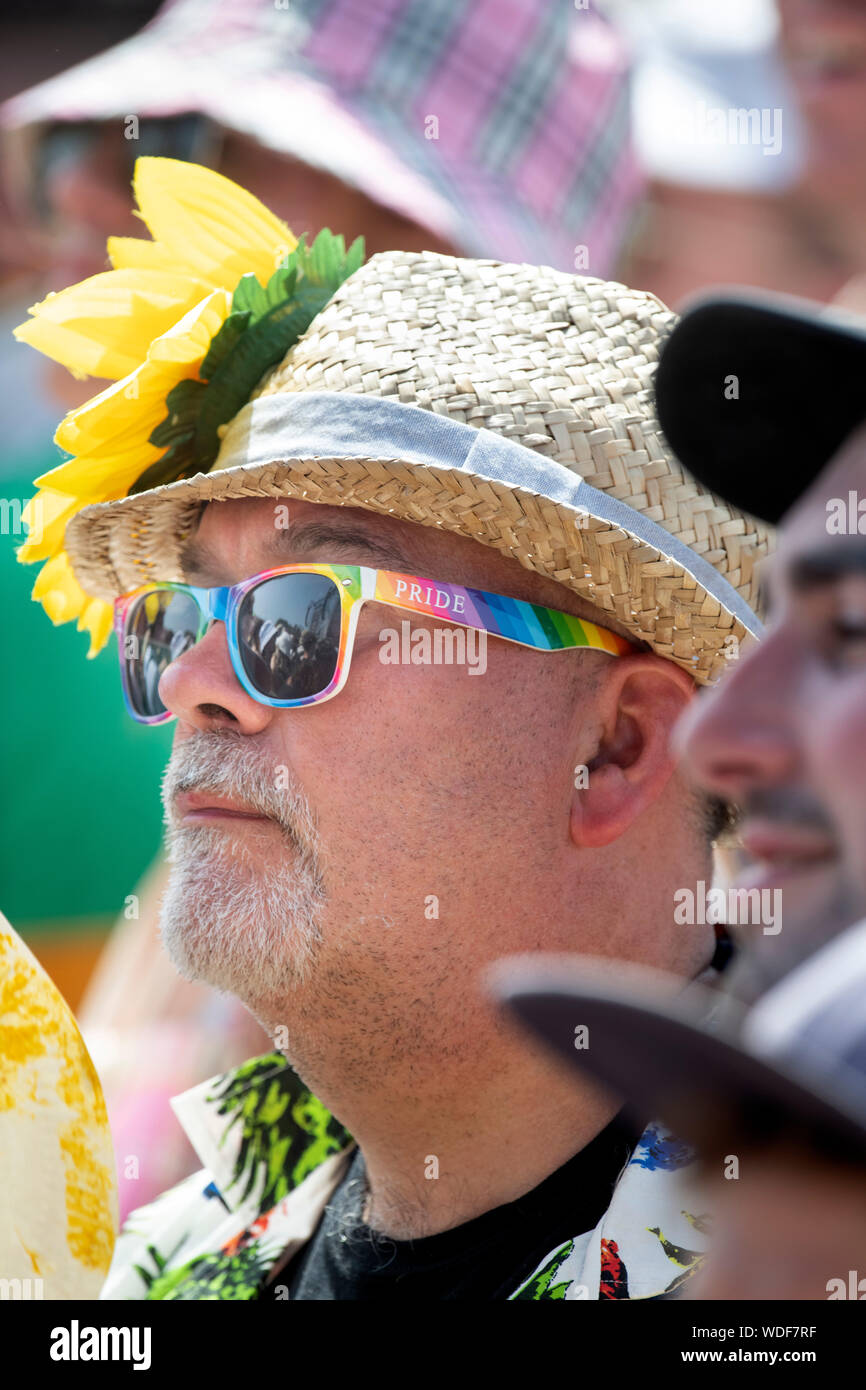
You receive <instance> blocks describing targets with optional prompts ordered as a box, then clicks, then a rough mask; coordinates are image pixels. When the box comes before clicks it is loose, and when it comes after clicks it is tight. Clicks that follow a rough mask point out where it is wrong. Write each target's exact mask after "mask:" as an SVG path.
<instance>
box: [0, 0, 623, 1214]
mask: <svg viewBox="0 0 866 1390" xmlns="http://www.w3.org/2000/svg"><path fill="white" fill-rule="evenodd" d="M0 124H2V127H3V128H4V130H5V139H4V173H5V179H6V188H7V197H8V199H9V201H10V206H11V208H12V209H13V210H14V215H15V217H16V219H17V223H18V227H19V237H22V238H24V239H25V240H26V241H27V242H28V244H29V245H30V246H31V247H37V248H38V250H39V254H40V256H41V257H42V258H43V262H44V264H43V273H44V278H43V283H42V284H41V285H39V286H35V285H34V286H33V287H32V288H31V290H30V294H31V301H30V302H32V301H33V300H34V299H38V298H40V297H41V296H42V295H43V294H44V293H46V292H47V291H48V290H51V289H60V288H61V287H62V286H64V285H66V284H68V283H69V282H70V281H75V280H80V279H82V278H83V277H85V276H88V275H97V274H99V273H100V272H101V271H103V270H104V269H105V268H106V264H107V262H106V248H105V242H106V237H107V235H108V234H109V233H113V234H121V235H130V236H135V235H138V234H140V229H141V228H140V223H139V222H138V220H137V219H136V217H135V216H134V214H133V211H132V202H131V198H130V189H129V185H130V180H131V175H132V167H133V163H134V161H135V159H136V158H137V157H138V156H140V155H147V154H159V155H168V156H171V157H175V158H185V159H191V160H196V161H199V162H202V163H205V164H209V165H210V166H211V167H215V168H217V169H219V170H220V172H222V173H224V174H226V175H227V176H228V177H230V178H233V179H236V180H238V181H239V182H241V183H242V184H243V185H244V186H245V187H247V188H249V189H250V190H251V191H252V192H254V193H256V194H257V195H259V196H261V197H262V198H263V200H264V201H265V202H266V203H267V204H268V205H269V206H270V207H272V208H273V209H274V210H275V212H277V213H278V214H279V215H280V216H282V217H283V218H284V219H285V220H286V221H287V222H288V224H289V226H290V227H291V229H292V231H293V232H294V233H295V234H296V235H300V233H301V232H304V231H306V232H307V233H308V240H312V238H313V236H315V234H316V232H317V231H318V230H319V228H320V227H322V226H330V227H331V228H333V230H335V231H338V232H341V233H343V234H344V235H345V236H346V239H347V242H349V241H351V240H353V239H354V237H355V236H356V235H359V234H362V235H363V236H364V237H365V241H366V249H367V252H368V254H372V253H375V252H377V251H381V250H385V249H400V250H415V249H422V248H426V249H430V250H438V251H443V252H446V253H448V254H468V255H477V256H487V257H492V258H502V259H507V260H508V259H513V260H517V261H520V260H526V261H530V262H533V263H535V262H542V263H546V264H549V265H553V266H558V267H559V268H561V269H565V270H571V271H574V270H575V269H583V270H584V271H586V272H587V273H590V274H595V275H601V276H603V275H605V274H607V273H608V272H609V271H610V269H611V266H612V264H613V262H614V259H615V257H616V254H617V251H618V248H619V245H620V244H621V242H622V239H623V236H624V234H625V231H626V228H627V225H628V220H629V218H630V215H631V213H632V210H633V208H634V204H635V200H636V198H637V196H638V194H639V192H640V188H641V180H640V177H639V174H638V172H637V169H636V165H635V162H634V159H633V156H632V153H631V149H630V138H629V130H630V122H629V109H628V90H627V82H626V70H625V65H624V61H623V55H622V49H621V45H620V44H619V42H618V40H617V37H616V34H615V33H614V32H613V30H612V29H611V27H610V25H609V24H608V23H607V22H606V21H605V20H604V19H602V18H600V17H599V16H598V15H597V14H595V13H593V12H592V11H584V12H577V11H575V8H574V6H573V5H572V4H571V3H570V0H556V3H550V0H504V3H503V0H496V3H493V4H491V5H489V6H484V7H479V6H477V5H473V4H470V3H469V0H434V3H430V4H426V5H424V6H423V8H420V7H418V6H416V5H413V4H410V3H408V0H339V2H338V3H336V4H327V5H326V4H322V3H321V0H298V2H297V3H292V5H291V6H290V7H286V8H281V7H278V6H275V5H274V4H272V3H269V2H268V0H219V3H217V4H214V3H210V0H207V2H204V0H175V3H173V4H167V5H165V6H164V7H163V9H162V10H161V11H160V13H159V14H158V15H157V17H156V18H155V20H154V21H153V22H152V23H150V24H149V25H148V26H147V27H146V28H145V29H144V30H142V31H141V32H140V33H139V34H137V35H135V36H134V37H133V38H132V39H130V40H127V41H126V42H124V43H122V44H120V45H119V46H118V47H116V48H113V49H110V50H109V51H108V52H106V53H104V54H100V55H98V56H97V57H95V58H93V59H90V60H88V61H87V62H85V63H82V64H80V65H79V66H77V67H75V68H72V69H71V70H70V71H68V72H65V73H62V74H61V75H60V76H58V77H56V78H52V79H50V80H48V81H47V82H44V83H41V84H40V85H39V86H36V87H33V88H31V89H29V90H27V91H25V92H23V93H21V94H20V95H19V96H16V97H14V98H12V99H11V100H10V101H8V102H6V103H5V105H4V106H3V107H2V108H0ZM19 317H20V316H19ZM46 371H47V373H49V380H50V387H51V390H52V392H53V393H54V394H55V397H56V399H57V400H58V401H59V402H62V404H63V406H64V408H69V407H71V406H74V405H77V404H80V403H82V402H83V401H84V400H86V399H88V398H89V397H91V396H92V395H93V394H94V392H95V390H96V389H98V386H99V383H98V382H94V380H93V378H90V379H87V380H84V381H79V382H76V381H75V380H72V379H71V378H70V377H69V375H68V373H66V372H65V371H64V370H63V369H62V368H59V367H56V366H54V365H53V364H49V365H48V366H47V367H46ZM53 462H56V457H55V459H53V460H52V459H48V458H46V459H45V462H44V466H43V468H38V467H33V466H32V463H30V462H29V461H28V466H27V471H26V477H27V480H28V483H29V481H30V480H31V479H32V478H33V477H34V476H35V475H36V474H37V473H38V472H41V471H45V470H47V469H48V468H49V467H50V466H51V464H52V463H53ZM20 490H21V492H22V496H23V497H24V498H26V496H27V495H28V491H29V488H28V487H27V486H26V485H25V484H24V483H23V482H22V483H21V484H20ZM10 551H11V548H10ZM8 558H9V567H10V568H13V569H14V568H15V567H14V565H12V564H11V561H12V556H11V553H10V554H9V557H8ZM26 580H27V576H26V574H25V573H24V572H23V571H18V572H17V573H16V574H15V576H14V581H15V583H16V584H17V586H18V592H20V593H21V595H22V598H23V592H24V586H25V583H26ZM16 621H17V622H18V623H19V625H20V627H21V632H20V633H19V634H18V640H19V642H20V644H21V648H20V649H22V650H23V649H26V648H28V647H30V646H33V645H36V644H37V643H38V641H39V640H41V636H42V624H43V623H44V617H43V616H42V615H40V614H38V613H36V611H35V610H33V609H32V607H31V605H29V604H24V603H20V604H19V605H18V606H17V608H16ZM61 640H65V641H66V643H67V646H68V647H70V648H72V647H74V646H75V645H76V643H75V639H73V638H72V634H71V632H67V633H65V634H63V637H62V639H61ZM79 640H80V639H79ZM67 661H68V667H69V669H68V671H67V670H66V666H64V672H65V677H64V679H65V685H64V690H65V699H66V700H67V702H68V706H69V709H70V714H71V713H72V711H73V710H75V709H76V707H78V706H80V709H79V710H78V715H77V719H78V722H77V725H76V728H77V730H79V731H80V730H82V729H85V728H90V729H91V730H92V732H91V733H90V734H89V736H88V738H87V739H84V738H83V737H82V735H81V734H80V732H79V733H78V734H77V735H76V738H75V740H72V739H70V738H69V735H68V731H67V730H63V733H62V737H63V741H64V742H63V746H62V749H61V750H60V752H59V753H58V755H57V756H58V757H61V756H62V759H63V766H64V768H65V769H66V771H65V776H64V777H63V779H62V780H61V781H60V786H59V787H58V780H57V779H55V778H54V776H53V775H52V779H51V796H52V817H53V818H54V821H55V823H56V824H57V825H59V826H64V825H65V826H68V825H72V824H75V823H80V818H81V808H80V806H79V805H78V804H70V805H69V806H68V807H64V805H63V803H62V801H61V800H60V798H61V796H62V791H61V789H60V788H62V787H63V786H69V787H70V788H72V787H78V786H80V785H81V777H82V776H84V775H86V774H85V773H84V772H81V773H79V772H78V769H79V768H80V767H81V765H82V764H83V765H84V767H85V769H87V768H92V767H93V765H94V764H97V763H98V764H100V765H101V766H103V767H105V768H107V769H111V770H110V771H109V773H108V775H109V776H110V777H111V778H113V779H114V781H115V783H116V768H117V767H119V766H123V767H124V768H127V767H132V766H133V764H134V758H133V759H130V756H129V752H128V749H127V747H126V744H129V743H131V744H132V748H133V750H134V754H137V755H138V757H139V759H140V760H141V761H140V762H139V765H138V769H139V770H138V772H130V774H129V775H128V777H127V778H126V779H125V780H124V784H123V786H122V787H120V788H117V789H116V790H115V792H114V793H112V791H111V790H110V789H109V788H100V799H101V800H102V801H103V802H104V803H105V804H112V807H113V813H114V812H115V811H116V812H117V817H116V823H123V824H125V825H129V824H141V825H142V837H141V838H142V843H144V842H146V841H147V840H148V838H149V837H150V836H152V837H153V840H152V842H155V840H156V830H157V825H156V823H154V822H153V821H152V817H153V813H154V809H155V808H156V807H157V804H158V797H157V795H156V785H155V784H156V779H157V775H158V768H159V767H160V766H162V765H164V763H165V761H166V760H167V757H168V743H167V742H166V740H165V738H164V737H163V735H164V731H163V730H150V731H148V733H149V735H150V738H149V739H136V738H135V731H134V730H130V729H128V728H127V727H126V726H125V725H124V726H123V729H122V733H120V732H117V733H115V732H114V731H115V728H116V718H117V716H119V717H120V718H121V719H122V715H120V712H119V706H118V703H117V701H116V685H117V676H116V671H115V670H114V669H113V667H112V663H111V659H110V658H108V657H106V658H104V659H100V660H99V661H97V663H96V669H95V670H94V668H93V667H91V668H89V669H88V670H87V671H86V673H84V674H81V673H79V667H78V663H77V661H76V660H75V658H74V657H73V655H72V653H71V651H70V654H69V656H68V658H67ZM99 668H101V670H100V669H99ZM97 689H98V699H99V708H100V710H101V709H102V705H103V703H105V704H109V703H110V705H111V712H110V713H108V712H106V713H105V717H104V719H102V718H100V720H99V722H98V725H97V723H96V721H92V722H91V723H89V724H88V720H87V710H88V703H89V702H90V701H91V700H93V699H94V698H95V695H94V692H96V691H97ZM13 698H14V699H15V700H16V705H15V707H14V708H10V709H9V711H8V718H7V720H6V721H4V722H5V723H6V726H7V727H14V726H15V725H17V724H20V723H21V722H23V721H25V720H34V719H35V718H36V715H35V712H34V711H35V710H36V709H37V708H38V707H39V698H40V697H39V694H38V691H36V690H35V689H33V690H31V689H29V688H28V686H27V684H26V683H25V682H23V681H22V683H21V684H20V685H19V687H18V689H17V690H16V692H15V693H14V697H13V695H12V694H11V693H10V694H8V695H7V700H10V701H11V700H12V699H13ZM46 722H47V723H50V722H51V721H50V720H46ZM107 730H110V731H112V737H114V738H115V744H114V745H113V746H115V747H116V748H117V750H118V751H117V753H116V755H113V754H112V753H111V752H110V749H109V752H108V753H106V743H105V737H106V731H107ZM121 740H122V742H121ZM151 740H153V742H151ZM97 750H98V757H97ZM55 765H56V763H55V761H54V760H52V761H51V766H52V767H54V766H55ZM28 767H29V765H28ZM29 771H30V776H29V779H28V782H27V785H28V786H29V787H30V788H31V789H32V791H31V793H30V794H31V796H32V805H31V810H30V814H29V816H28V815H27V814H25V813H24V812H23V810H22V807H21V806H20V805H19V806H17V807H16V827H15V835H14V837H12V842H14V843H16V844H17V845H18V846H19V847H20V851H19V853H18V854H17V858H18V860H19V861H20V862H21V863H24V862H29V860H28V857H27V850H26V845H27V844H28V842H33V843H39V836H40V833H41V832H42V828H43V824H44V821H45V815H46V812H45V795H46V792H45V788H44V786H43V785H42V783H41V782H40V781H39V779H35V778H33V776H32V769H29ZM89 775H90V776H92V775H93V773H92V772H91V773H90V774H89ZM118 798H122V802H121V805H118V804H117V801H118ZM127 802H128V803H129V804H128V805H127V804H126V803H127ZM144 808H146V809H144ZM148 810H149V812H150V816H151V820H148ZM145 827H146V829H145ZM64 833H69V832H68V831H66V832H64ZM154 847H155V843H154ZM76 853H77V855H78V858H79V861H80V863H81V866H82V869H83V871H84V872H85V874H86V877H87V878H88V879H89V881H90V882H91V883H95V882H97V881H98V879H99V877H100V874H101V870H102V866H101V865H99V866H97V865H96V864H95V863H93V862H91V863H90V865H89V866H86V857H85V851H84V850H83V849H81V848H80V847H78V846H77V847H76ZM145 863H146V860H145V859H143V858H142V860H141V868H144V866H145ZM13 865H14V857H13V860H12V862H11V863H10V872H11V871H12V869H13ZM97 868H98V869H99V872H97ZM164 883H165V870H164V866H163V865H162V864H161V863H160V862H157V863H156V864H155V865H154V866H153V868H152V869H151V870H150V872H149V873H148V874H147V875H146V876H145V878H144V880H143V882H142V883H141V884H136V883H135V882H132V883H130V882H128V881H127V882H126V883H120V884H119V885H117V886H116V887H115V889H114V892H115V894H116V896H115V897H113V898H111V899H108V900H106V902H105V903H104V905H103V906H104V908H107V907H108V906H109V904H110V902H112V901H113V902H116V903H118V905H119V904H120V903H124V904H125V906H124V908H123V910H122V912H121V914H120V916H119V920H118V925H117V927H116V929H115V932H114V934H113V937H112V940H111V941H110V942H109V944H108V946H107V948H106V951H105V953H104V956H103V958H102V959H101V961H100V962H99V965H98V966H97V969H96V972H95V974H94V976H93V978H92V980H91V983H90V986H89V989H88V991H87V994H86V995H85V998H84V1000H83V1003H82V1005H81V1021H82V1025H83V1027H84V1031H85V1034H86V1038H87V1041H88V1043H89V1045H90V1047H91V1049H92V1051H93V1055H94V1058H95V1060H96V1063H97V1067H98V1069H99V1072H100V1075H101V1077H102V1080H103V1083H104V1085H105V1090H106V1094H107V1099H108V1104H109V1108H110V1110H111V1114H112V1122H113V1129H114V1134H115V1143H116V1147H117V1152H118V1156H119V1164H120V1202H121V1213H122V1215H123V1214H125V1212H126V1211H128V1210H129V1208H130V1207H131V1206H132V1205H140V1204H142V1203H143V1202H146V1201H147V1200H148V1198H149V1197H150V1196H152V1195H154V1194H155V1193H156V1192H159V1191H162V1190H163V1189H164V1188H166V1187H167V1186H170V1185H171V1184H172V1183H173V1182H175V1181H177V1179H178V1178H179V1177H181V1176H183V1174H184V1173H185V1172H189V1171H192V1168H193V1167H194V1166H196V1160H195V1158H194V1155H193V1153H192V1150H191V1149H190V1147H189V1145H188V1144H187V1142H186V1140H185V1138H184V1136H183V1135H182V1133H181V1131H180V1130H179V1127H178V1126H177V1125H176V1124H175V1123H174V1121H173V1119H172V1118H171V1116H170V1112H169V1109H168V1106H167V1104H166V1100H167V1097H168V1096H170V1095H173V1094H175V1093H177V1092H178V1091H179V1090H183V1089H185V1088H186V1087H187V1086H189V1085H190V1084H192V1083H193V1082H194V1081H196V1080H199V1079H201V1078H202V1077H204V1076H208V1075H211V1074H212V1073H213V1072H215V1071H217V1070H220V1069H225V1068H228V1067H229V1066H231V1065H232V1064H234V1063H236V1062H238V1061H239V1060H241V1059H242V1058H244V1057H246V1056H249V1055H251V1054H255V1053H257V1052H260V1051H261V1044H262V1034H261V1030H260V1029H259V1028H258V1026H257V1025H256V1024H255V1023H254V1021H253V1020H252V1019H251V1017H250V1016H249V1015H248V1014H247V1013H246V1011H244V1010H243V1009H241V1008H240V1006H238V1005H236V1004H235V1003H234V1001H233V1000H231V999H229V998H228V997H226V996H218V995H216V994H214V993H212V992H211V991H209V990H207V989H205V988H204V987H202V986H198V985H192V984H189V983H188V982H185V981H182V980H180V979H179V977H178V976H177V975H176V973H175V972H174V970H173V968H172V967H171V965H170V963H169V962H168V960H167V959H166V957H165V956H164V954H163V953H162V952H161V951H160V950H159V949H158V946H157V941H156V932H155V923H156V917H157V914H158V906H159V899H160V895H161V892H162V889H163V887H164ZM27 893H28V889H27V885H26V883H25V884H22V890H21V893H20V895H19V896H21V897H22V898H23V899H24V900H25V901H26V897H27ZM7 910H10V915H12V916H13V918H14V917H15V915H16V914H15V913H14V912H12V911H11V909H7ZM24 910H25V911H26V908H25V909H24ZM70 910H71V909H70ZM132 982H134V988H131V984H132ZM127 1157H128V1159H129V1162H128V1163H127V1162H126V1161H125V1160H126V1159H127Z"/></svg>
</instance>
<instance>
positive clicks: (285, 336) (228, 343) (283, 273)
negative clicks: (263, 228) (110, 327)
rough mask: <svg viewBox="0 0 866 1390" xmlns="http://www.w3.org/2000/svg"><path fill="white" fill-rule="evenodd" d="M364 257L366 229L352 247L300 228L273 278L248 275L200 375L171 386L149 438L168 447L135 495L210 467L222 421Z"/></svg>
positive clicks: (323, 232)
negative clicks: (308, 234) (162, 415)
mask: <svg viewBox="0 0 866 1390" xmlns="http://www.w3.org/2000/svg"><path fill="white" fill-rule="evenodd" d="M363 260H364V238H363V237H356V239H355V240H354V241H353V242H352V245H351V247H350V248H349V250H348V252H347V251H346V244H345V241H344V239H343V237H342V236H335V235H334V233H333V232H332V231H331V230H330V228H328V227H324V228H323V229H322V230H321V231H320V232H319V234H318V236H317V237H316V239H315V241H314V242H313V245H312V246H307V244H306V233H305V234H304V235H303V236H301V238H300V240H299V241H298V244H297V246H296V247H295V249H294V251H292V252H291V253H290V255H289V256H288V257H287V258H286V263H285V264H284V265H281V266H278V267H277V269H276V270H275V271H274V273H273V275H272V276H271V278H270V280H269V281H268V283H267V285H265V286H262V285H261V284H260V283H259V281H258V279H257V277H256V276H255V275H254V274H252V273H251V272H249V273H247V274H246V275H242V276H241V278H240V280H239V282H238V285H237V287H236V289H235V291H234V294H233V295H232V307H231V312H230V313H229V316H228V318H227V319H226V320H225V322H224V323H223V324H222V326H221V328H220V330H219V332H218V333H216V334H215V335H214V338H213V341H212V342H211V344H210V347H209V349H208V352H207V354H206V356H205V358H204V360H203V362H202V364H201V369H200V372H199V377H200V379H199V380H190V381H181V382H179V383H178V385H177V386H175V387H174V388H173V389H172V391H170V392H169V395H168V397H167V399H166V405H167V407H168V415H167V416H166V418H165V419H164V420H162V421H160V423H159V424H158V425H157V426H156V428H155V429H154V430H153V432H152V434H151V435H150V443H151V444H154V445H156V446H157V447H165V448H166V453H165V454H163V456H162V457H161V458H160V459H158V460H157V461H156V463H154V464H152V465H151V466H150V467H149V468H147V469H145V471H144V472H143V473H142V474H141V476H140V477H139V478H138V479H137V480H136V481H135V483H134V484H133V486H132V487H131V488H130V490H129V492H130V495H132V494H134V493H139V492H146V491H147V490H148V489H149V488H154V487H162V486H164V485H165V484H166V483H171V482H176V481H177V480H178V479H179V478H190V477H193V476H194V475H195V474H196V473H206V472H208V471H209V470H210V468H211V467H212V465H213V463H214V460H215V459H216V456H217V454H218V453H219V446H220V436H219V429H220V426H221V425H225V424H228V422H229V421H230V420H233V419H234V417H235V416H236V415H237V413H238V411H239V410H241V409H242V408H243V406H245V405H246V403H247V401H248V400H249V399H250V396H251V395H252V393H253V391H254V390H255V388H256V386H257V385H258V383H259V382H260V381H261V379H262V377H263V376H264V375H265V373H266V372H268V371H269V370H270V369H271V368H272V367H275V366H276V365H277V363H278V362H281V361H282V360H283V358H284V357H285V356H286V353H287V352H288V351H289V349H290V348H291V347H292V346H293V344H294V343H296V342H297V341H298V339H299V338H300V337H301V335H302V334H303V333H305V332H306V331H307V329H308V328H309V326H310V324H311V323H312V321H313V319H314V318H315V317H316V315H317V314H318V313H320V311H321V310H322V309H323V308H324V307H325V305H326V304H327V303H328V301H329V300H330V299H331V297H332V296H333V294H334V292H335V291H336V290H337V289H338V288H339V286H340V285H341V284H342V283H343V281H344V280H346V279H348V277H349V276H350V275H352V274H353V273H354V272H355V271H356V270H357V269H358V268H359V266H360V265H361V264H362V263H363Z"/></svg>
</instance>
